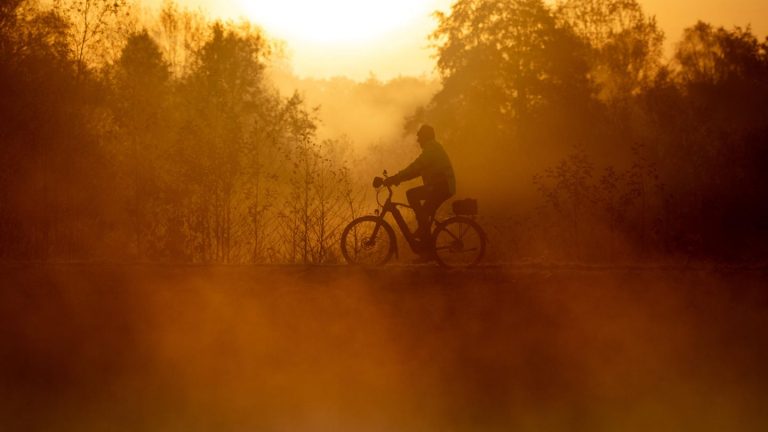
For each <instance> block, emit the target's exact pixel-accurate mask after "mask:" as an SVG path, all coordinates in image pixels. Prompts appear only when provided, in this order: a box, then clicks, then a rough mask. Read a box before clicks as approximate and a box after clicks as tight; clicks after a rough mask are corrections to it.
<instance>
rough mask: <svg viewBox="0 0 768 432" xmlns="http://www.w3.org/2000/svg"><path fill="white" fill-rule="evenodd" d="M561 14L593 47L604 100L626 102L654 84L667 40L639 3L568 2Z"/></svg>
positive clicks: (594, 72)
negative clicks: (663, 46) (664, 43)
mask: <svg viewBox="0 0 768 432" xmlns="http://www.w3.org/2000/svg"><path fill="white" fill-rule="evenodd" d="M557 13H558V16H559V17H560V19H562V20H564V21H565V22H566V23H567V24H568V25H569V26H570V27H571V28H573V29H574V31H575V32H576V34H578V35H579V36H580V37H581V38H582V39H584V40H585V41H586V42H587V43H588V44H589V46H590V47H591V48H592V54H591V56H590V64H591V77H592V80H593V81H594V82H595V83H596V84H597V85H598V89H599V96H600V97H601V99H603V100H605V101H621V100H625V99H626V98H628V97H631V96H635V95H637V94H639V92H640V91H641V90H642V89H644V88H646V87H647V86H648V85H650V84H651V83H652V81H653V79H654V77H655V75H656V73H657V72H658V70H659V68H660V66H661V56H662V44H663V41H664V35H663V33H662V32H661V30H659V28H658V26H657V25H656V19H655V17H646V16H645V14H644V13H643V10H642V7H641V6H640V4H639V3H638V1H637V0H566V1H563V2H561V3H560V4H559V5H558V8H557Z"/></svg>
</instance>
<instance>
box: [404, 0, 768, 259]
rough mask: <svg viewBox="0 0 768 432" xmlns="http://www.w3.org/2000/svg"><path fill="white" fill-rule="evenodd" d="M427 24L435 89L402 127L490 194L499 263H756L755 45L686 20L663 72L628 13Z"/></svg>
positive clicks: (467, 13) (505, 11) (765, 81)
mask: <svg viewBox="0 0 768 432" xmlns="http://www.w3.org/2000/svg"><path fill="white" fill-rule="evenodd" d="M438 20H439V27H438V28H437V30H436V31H435V32H434V34H433V35H432V40H433V44H434V47H435V49H436V52H437V67H438V70H439V72H440V74H441V77H442V83H443V86H442V89H441V90H440V91H439V92H438V93H437V95H435V97H434V98H433V100H432V102H431V103H430V104H429V105H428V106H426V107H424V109H422V110H420V111H419V112H418V113H416V114H415V115H414V116H413V117H412V118H411V119H410V125H411V127H412V128H413V127H415V125H416V124H418V123H420V122H422V121H429V122H431V123H434V124H435V125H436V126H437V129H438V130H439V131H443V136H444V141H445V142H446V143H447V145H448V146H449V152H451V154H453V155H454V158H455V159H457V158H456V155H458V156H459V158H458V159H459V162H458V163H459V164H460V165H461V166H462V167H461V169H459V170H458V171H459V173H460V174H461V173H463V174H464V180H465V181H467V182H470V183H472V184H473V187H475V188H476V189H481V190H487V191H492V192H490V193H489V194H488V196H489V197H490V199H489V200H486V203H490V206H491V207H494V205H495V206H496V207H498V206H501V207H502V210H503V211H498V212H496V213H495V215H496V216H498V215H500V214H506V216H505V217H497V218H496V219H495V225H496V226H501V227H503V230H501V231H500V232H498V233H497V234H498V236H499V237H502V238H505V239H504V240H502V242H504V243H506V244H508V245H509V247H507V248H506V250H504V251H501V252H500V253H502V254H507V255H512V256H516V257H517V258H522V257H524V256H529V257H534V258H536V257H539V258H547V259H577V260H600V261H604V260H613V259H636V258H643V257H645V258H654V257H659V256H674V255H678V256H683V257H688V258H697V259H710V258H711V259H718V260H722V259H726V260H744V259H754V258H759V257H765V253H766V252H768V205H767V204H766V203H767V202H768V41H766V40H763V41H760V40H758V39H757V37H756V36H755V35H754V34H752V32H751V31H750V29H749V28H747V29H743V28H738V27H736V28H734V29H732V30H727V29H724V28H717V27H713V26H711V25H709V24H706V23H702V22H699V23H696V24H695V25H693V26H692V27H689V28H687V29H686V30H685V32H684V34H683V35H682V40H680V41H679V42H678V43H677V44H676V45H675V48H674V52H673V53H672V56H671V58H669V59H668V60H667V59H665V57H664V56H663V52H662V51H663V50H662V44H663V41H664V36H663V34H662V32H661V31H660V30H659V28H658V26H657V24H656V21H655V19H654V18H653V17H648V16H646V15H644V13H643V11H642V9H641V7H640V5H639V4H638V2H637V0H563V1H560V2H559V3H557V4H556V5H553V6H549V5H547V4H545V3H544V2H543V1H541V0H513V1H507V0H458V1H457V2H455V3H454V5H453V7H452V9H451V11H450V13H449V14H438ZM531 178H533V182H531ZM460 182H461V178H460ZM499 191H501V193H500V192H499ZM534 191H536V193H535V194H534V193H533V192H534ZM468 193H472V192H471V191H468ZM529 199H530V200H531V201H532V202H536V203H537V204H535V205H531V206H529V207H527V208H526V210H525V211H521V212H519V213H518V214H516V215H513V216H509V215H510V212H509V211H508V210H509V208H510V207H511V208H515V207H519V206H520V204H521V202H523V201H526V200H529ZM500 202H501V204H500ZM505 205H506V207H505ZM513 213H514V212H513Z"/></svg>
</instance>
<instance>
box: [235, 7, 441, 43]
mask: <svg viewBox="0 0 768 432" xmlns="http://www.w3.org/2000/svg"><path fill="white" fill-rule="evenodd" d="M239 1H240V2H241V5H242V8H243V10H244V12H245V14H246V15H247V17H248V18H249V19H250V20H252V21H254V22H256V23H258V24H260V25H262V26H263V27H264V28H265V29H266V30H267V31H268V32H270V33H273V34H275V35H277V36H279V37H282V38H286V39H288V40H294V41H300V42H306V43H313V44H324V45H342V44H359V43H364V42H370V41H372V40H375V39H378V38H382V37H384V36H385V35H387V34H388V33H392V32H394V31H397V30H398V29H399V28H401V27H403V26H405V25H407V24H408V23H409V22H412V21H413V20H415V19H418V18H421V17H423V16H426V15H429V14H430V13H431V12H432V10H433V9H432V6H433V5H434V1H433V0H323V1H319V0H239Z"/></svg>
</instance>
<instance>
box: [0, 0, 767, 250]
mask: <svg viewBox="0 0 768 432" xmlns="http://www.w3.org/2000/svg"><path fill="white" fill-rule="evenodd" d="M437 19H438V28H437V30H436V31H435V32H434V34H433V35H432V43H433V46H434V49H435V52H436V60H437V70H438V71H439V73H440V77H441V84H442V85H441V87H440V89H439V91H438V92H437V93H436V94H435V96H434V97H433V98H432V100H431V102H430V103H429V104H427V105H426V106H424V107H422V108H420V109H419V110H417V111H416V112H414V113H413V114H412V115H411V116H409V117H407V118H406V119H403V122H404V125H405V133H412V132H413V131H414V130H415V128H416V127H417V126H418V124H419V123H422V122H429V123H432V124H434V126H435V127H436V129H437V131H438V139H439V140H440V141H441V142H443V143H444V144H445V146H446V148H447V149H448V151H449V153H450V154H451V156H452V158H453V160H454V165H455V166H456V171H457V175H458V180H459V190H460V194H462V195H476V196H479V197H480V198H481V212H482V215H483V216H482V217H483V218H485V219H484V220H483V223H484V225H485V226H486V228H487V229H488V231H489V233H490V235H491V245H492V251H491V255H492V259H497V260H520V259H541V260H566V259H567V260H581V261H588V260H595V261H605V260H616V259H638V258H648V259H652V258H656V257H669V256H681V257H687V258H697V259H701V258H711V259H718V260H723V259H725V260H744V259H756V258H759V257H764V256H765V255H766V252H768V199H766V198H768V187H766V185H768V169H766V168H768V42H766V41H759V40H758V39H757V37H756V36H755V35H753V34H752V32H751V31H750V29H749V28H747V29H741V28H734V29H732V30H727V29H724V28H716V27H713V26H711V25H709V24H706V23H697V24H695V25H694V26H692V27H690V28H688V29H686V30H685V33H684V34H683V35H682V39H681V40H680V41H679V43H678V44H677V45H676V46H675V49H674V53H673V55H672V56H671V58H668V59H667V58H665V56H664V53H663V49H662V47H663V43H664V35H663V34H662V32H661V31H660V30H659V29H658V26H657V24H656V22H655V20H654V18H652V17H648V16H646V15H645V14H644V13H643V11H642V9H641V8H640V6H639V4H638V3H637V1H636V0H566V1H561V2H560V3H557V4H555V5H552V6H550V5H548V4H545V3H544V2H543V1H542V0H458V1H456V2H455V3H454V5H453V7H452V9H451V11H450V13H447V14H438V15H437ZM273 48H274V44H273V43H272V42H271V41H270V40H268V39H267V38H266V37H265V36H264V35H263V33H262V32H261V31H259V29H257V28H254V27H252V26H249V25H248V24H233V23H222V22H209V21H207V20H206V19H205V18H204V17H202V16H201V15H199V14H196V13H190V12H189V11H187V10H183V9H180V8H179V7H178V6H177V5H175V4H174V3H171V2H167V3H165V4H164V6H163V8H162V9H161V10H160V11H159V13H158V14H156V15H155V16H153V17H151V18H142V19H139V18H138V17H137V13H136V10H134V9H133V7H132V5H130V4H128V3H126V2H125V0H118V1H115V0H60V1H56V2H53V3H50V4H49V3H39V2H37V1H35V0H5V1H3V2H2V3H0V259H24V260H92V259H118V260H139V261H145V260H146V261H177V262H178V261H180V262H201V263H209V262H233V263H234V262H239V263H273V262H281V263H333V262H338V261H339V253H338V246H337V243H338V235H339V233H340V229H341V228H342V227H343V224H344V223H346V222H347V221H348V220H351V219H352V218H353V217H354V216H357V215H359V214H361V213H362V212H363V206H364V205H366V204H364V203H365V201H364V199H363V194H364V190H365V188H368V187H369V186H368V178H367V176H370V175H374V174H377V173H378V172H380V170H381V169H382V168H383V167H381V166H378V165H377V166H373V164H374V162H371V161H372V160H375V161H376V162H375V163H376V164H382V163H387V161H386V158H385V157H384V156H382V155H387V154H390V152H391V151H393V149H394V148H395V147H392V146H391V145H389V144H387V145H378V146H376V147H372V148H375V149H377V151H380V152H381V153H382V155H376V157H370V155H365V158H362V159H361V158H360V155H359V154H357V155H356V154H355V152H354V151H352V146H351V143H350V142H348V140H345V139H335V140H325V139H321V138H320V136H319V134H318V126H319V114H318V111H317V110H316V109H313V108H310V107H308V106H307V104H306V103H305V102H304V101H303V100H302V97H301V96H300V95H298V94H293V95H290V96H287V97H286V96H283V95H281V94H280V93H279V92H278V91H277V90H275V87H274V85H273V83H272V82H271V81H270V79H269V77H268V75H267V74H266V68H267V66H269V64H270V61H271V60H272V56H273ZM367 85H368V84H367ZM370 85H372V84H370ZM382 88H383V87H382ZM376 89H379V90H380V89H381V88H379V87H376ZM350 109H354V107H350ZM358 147H359V146H358ZM366 158H367V159H366ZM366 160H367V162H366ZM398 160H399V159H398ZM392 168H394V167H392ZM361 173H362V174H363V175H364V176H366V177H364V178H365V180H366V181H365V182H362V181H361V177H360V174H361ZM366 210H370V209H367V208H366Z"/></svg>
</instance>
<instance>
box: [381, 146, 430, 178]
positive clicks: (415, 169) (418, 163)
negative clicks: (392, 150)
mask: <svg viewBox="0 0 768 432" xmlns="http://www.w3.org/2000/svg"><path fill="white" fill-rule="evenodd" d="M423 166H424V153H422V154H421V155H419V157H417V158H416V160H415V161H413V162H411V164H410V165H408V166H407V167H405V168H404V169H403V170H401V171H400V172H398V173H397V174H395V175H393V176H392V177H390V178H389V179H388V180H389V182H390V183H393V184H400V183H402V182H404V181H408V180H412V179H415V178H416V177H418V176H420V175H421V170H422V169H423Z"/></svg>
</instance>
